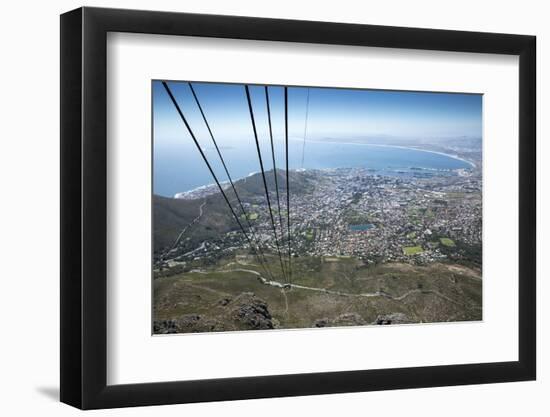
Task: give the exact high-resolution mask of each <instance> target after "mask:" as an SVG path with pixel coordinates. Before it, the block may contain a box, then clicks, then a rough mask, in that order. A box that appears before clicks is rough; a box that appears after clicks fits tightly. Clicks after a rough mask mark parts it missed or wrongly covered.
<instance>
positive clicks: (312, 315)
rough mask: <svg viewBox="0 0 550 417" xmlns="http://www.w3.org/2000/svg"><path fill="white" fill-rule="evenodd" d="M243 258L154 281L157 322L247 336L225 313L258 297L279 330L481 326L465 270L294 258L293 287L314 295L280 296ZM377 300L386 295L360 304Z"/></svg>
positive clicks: (475, 278) (474, 278)
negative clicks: (379, 323) (189, 320)
mask: <svg viewBox="0 0 550 417" xmlns="http://www.w3.org/2000/svg"><path fill="white" fill-rule="evenodd" d="M241 258H242V257H240V258H239V257H235V258H233V259H224V260H220V261H219V262H218V263H217V264H216V265H213V266H211V267H204V266H203V267H201V268H198V269H195V270H193V272H191V271H188V272H184V273H180V274H177V275H173V276H169V277H158V278H157V279H155V280H154V306H153V308H154V319H155V320H170V319H179V318H181V317H183V316H185V315H188V316H191V317H197V316H199V317H200V319H199V321H198V323H199V324H200V323H202V325H203V327H199V328H193V329H194V330H186V331H212V330H213V331H223V330H227V329H229V330H231V329H235V326H237V328H238V329H239V330H246V329H247V327H246V326H245V325H243V324H242V323H237V324H235V321H234V320H235V319H234V316H232V315H231V314H228V312H231V311H233V310H231V309H232V308H233V307H232V306H233V304H231V303H232V302H233V301H232V300H238V299H241V298H242V297H243V294H251V293H253V294H254V297H257V298H258V299H260V300H262V301H263V302H265V304H266V306H267V309H268V310H269V313H270V314H271V316H272V318H273V323H274V327H275V328H286V329H288V328H307V327H315V326H316V325H317V323H319V321H322V320H326V321H327V323H328V324H326V325H330V326H349V325H366V324H372V323H374V322H376V320H377V318H378V317H379V316H380V315H389V314H401V315H402V316H404V317H406V319H407V320H408V322H421V321H422V322H438V321H447V320H449V319H452V320H453V321H462V320H481V280H480V279H479V277H480V276H479V272H478V271H476V270H473V269H469V268H466V267H458V266H456V265H450V264H438V263H435V264H431V265H429V266H413V265H409V264H400V263H389V264H387V263H386V264H382V265H377V266H367V265H365V264H364V263H363V262H362V261H361V260H359V259H356V258H350V257H325V258H324V261H323V259H322V258H318V257H303V258H295V259H294V260H293V278H292V283H293V284H297V285H301V286H304V287H308V288H309V289H306V288H292V289H287V290H284V291H283V290H282V289H281V288H279V287H274V286H270V285H266V284H263V283H262V282H261V281H260V280H259V279H258V277H257V275H255V274H254V273H253V272H250V271H257V272H258V273H262V268H261V267H259V266H258V265H255V264H244V263H242V261H241ZM267 258H268V259H267V262H268V265H269V269H270V270H271V271H273V274H274V278H275V280H277V281H279V282H281V283H284V282H285V281H284V278H283V277H282V276H281V274H280V267H279V265H278V258H277V257H276V256H274V255H268V256H267ZM378 292H382V293H384V294H387V295H386V296H376V295H372V296H369V297H366V296H360V294H376V293H378ZM349 294H356V295H357V296H355V297H350V296H349ZM400 297H403V298H400ZM228 303H229V304H228ZM226 305H227V307H226ZM244 311H248V310H247V309H246V308H245V310H244ZM350 312H352V313H350Z"/></svg>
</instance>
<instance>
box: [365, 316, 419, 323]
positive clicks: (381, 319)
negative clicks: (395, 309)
mask: <svg viewBox="0 0 550 417" xmlns="http://www.w3.org/2000/svg"><path fill="white" fill-rule="evenodd" d="M407 323H414V322H413V321H412V320H411V319H410V318H409V317H407V316H406V315H405V314H403V313H391V314H382V315H379V316H378V317H377V318H376V320H375V321H374V323H372V324H380V325H383V324H407Z"/></svg>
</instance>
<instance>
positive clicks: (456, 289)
mask: <svg viewBox="0 0 550 417" xmlns="http://www.w3.org/2000/svg"><path fill="white" fill-rule="evenodd" d="M61 102H62V104H61V115H62V120H61V240H62V245H61V267H62V268H61V400H62V401H63V402H65V403H68V404H71V405H73V406H76V407H79V408H83V409H90V408H110V407H123V406H137V405H154V404H171V403H185V402H199V401H216V400H232V399H246V398H262V397H276V396H296V395H313V394H324V393H340V392H353V391H368V390H384V389H399V388H417V387H433V386H444V385H461V384H479V383H493V382H505V381H522V380H531V379H535V375H536V351H535V345H536V334H535V328H536V317H535V299H536V297H535V289H536V281H535V279H536V277H535V245H536V241H535V235H536V233H535V231H536V225H535V200H536V195H535V102H536V100H535V38H534V37H531V36H525V35H508V34H490V33H474V32H457V31H445V30H431V29H414V28H397V27H383V26H371V25H352V24H339V23H326V22H311V21H291V20H276V19H260V18H250V17H230V16H213V15H196V14H184V13H167V12H150V11H134V10H115V9H98V8H81V9H77V10H74V11H71V12H68V13H66V14H64V15H62V16H61Z"/></svg>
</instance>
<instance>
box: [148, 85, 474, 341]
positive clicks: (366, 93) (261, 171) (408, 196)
mask: <svg viewBox="0 0 550 417" xmlns="http://www.w3.org/2000/svg"><path fill="white" fill-rule="evenodd" d="M151 83H152V84H151V100H152V102H151V109H152V114H151V118H152V132H151V133H152V149H153V152H152V159H153V161H152V162H153V178H152V193H153V196H152V229H153V230H152V309H153V311H152V317H153V323H152V333H153V334H154V335H165V334H181V333H202V332H234V331H247V330H287V329H306V328H307V329H319V328H329V327H330V328H332V327H342V326H377V325H404V324H417V325H420V324H423V323H443V322H473V321H482V320H483V314H482V312H483V297H482V294H483V291H482V289H483V284H482V267H483V262H482V247H483V233H482V231H483V216H482V213H483V207H482V194H483V193H482V189H483V178H482V160H483V155H482V149H483V137H482V136H483V95H482V94H476V93H472V92H464V93H457V92H442V91H399V90H380V89H358V88H341V87H338V88H336V87H325V86H322V87H321V86H300V85H298V86H295V85H268V84H266V85H259V84H236V83H223V82H204V81H187V80H156V79H155V80H152V82H151Z"/></svg>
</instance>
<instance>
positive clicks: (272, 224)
mask: <svg viewBox="0 0 550 417" xmlns="http://www.w3.org/2000/svg"><path fill="white" fill-rule="evenodd" d="M244 89H245V92H246V101H247V103H248V110H249V112H250V120H251V122H252V130H253V131H254V139H255V141H256V150H257V151H258V160H259V161H260V169H261V170H262V180H263V183H264V189H265V197H266V199H267V207H268V210H269V218H270V219H271V226H272V228H273V235H274V236H275V244H276V246H277V253H278V255H279V262H280V264H281V272H282V273H283V276H284V275H285V269H284V266H283V258H282V256H281V248H280V246H279V238H278V237H277V228H276V227H275V220H274V219H273V211H272V210H271V199H270V198H269V190H268V188H267V180H266V178H265V171H264V163H263V161H262V152H261V150H260V142H259V141H258V132H257V130H256V121H255V119H254V112H253V110H252V101H251V99H250V89H249V88H248V85H245V86H244ZM285 278H286V277H285Z"/></svg>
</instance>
